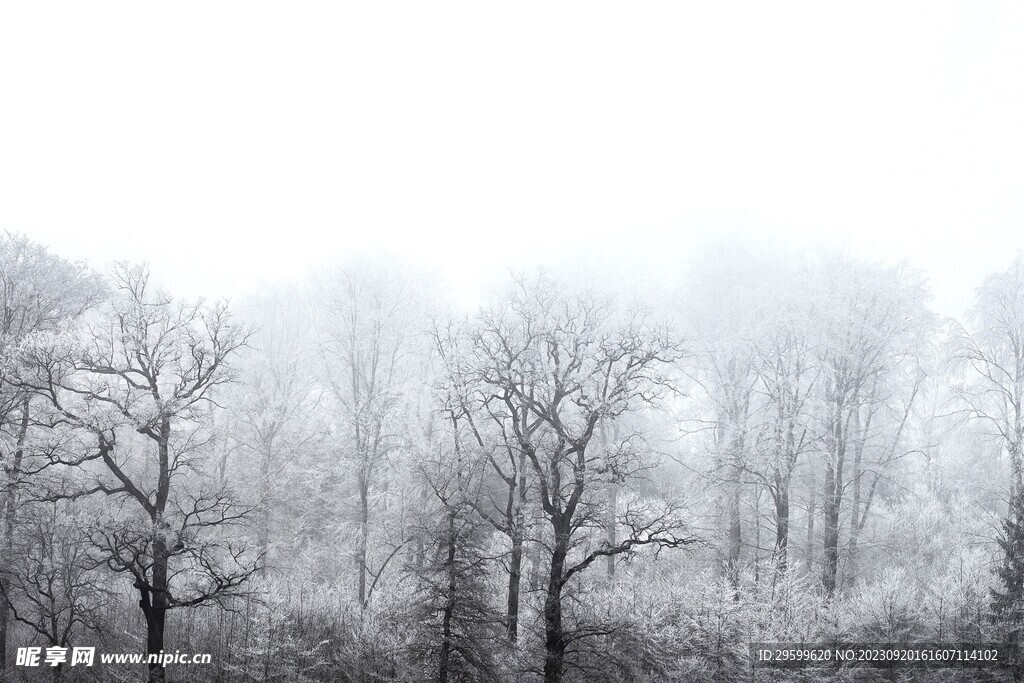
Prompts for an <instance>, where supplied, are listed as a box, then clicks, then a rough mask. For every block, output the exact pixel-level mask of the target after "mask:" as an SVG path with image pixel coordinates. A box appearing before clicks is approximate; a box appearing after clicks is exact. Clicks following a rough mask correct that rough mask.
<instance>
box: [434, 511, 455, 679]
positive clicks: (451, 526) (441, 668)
mask: <svg viewBox="0 0 1024 683" xmlns="http://www.w3.org/2000/svg"><path fill="white" fill-rule="evenodd" d="M446 569H447V570H448V586H447V590H446V593H447V595H446V600H445V603H444V613H443V615H442V617H441V652H440V655H439V656H438V669H437V680H438V682H439V683H448V669H449V660H450V658H451V651H452V617H453V615H454V614H455V594H456V591H457V589H458V585H457V583H456V581H455V512H454V511H450V512H449V513H448V557H447V563H446Z"/></svg>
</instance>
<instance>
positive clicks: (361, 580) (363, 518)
mask: <svg viewBox="0 0 1024 683" xmlns="http://www.w3.org/2000/svg"><path fill="white" fill-rule="evenodd" d="M369 488H370V487H369V481H368V478H367V477H366V476H360V477H359V538H358V539H357V540H356V558H355V565H356V581H357V583H358V591H359V607H360V609H362V608H364V607H366V550H367V546H368V544H369V541H370V490H369Z"/></svg>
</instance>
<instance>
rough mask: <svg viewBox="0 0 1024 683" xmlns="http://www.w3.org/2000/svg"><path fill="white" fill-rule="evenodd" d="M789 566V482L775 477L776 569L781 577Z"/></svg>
mask: <svg viewBox="0 0 1024 683" xmlns="http://www.w3.org/2000/svg"><path fill="white" fill-rule="evenodd" d="M788 566H789V482H788V481H786V480H785V479H783V477H782V475H779V474H777V475H775V567H776V572H777V573H778V574H779V575H780V576H781V575H784V574H785V573H786V570H787V569H788Z"/></svg>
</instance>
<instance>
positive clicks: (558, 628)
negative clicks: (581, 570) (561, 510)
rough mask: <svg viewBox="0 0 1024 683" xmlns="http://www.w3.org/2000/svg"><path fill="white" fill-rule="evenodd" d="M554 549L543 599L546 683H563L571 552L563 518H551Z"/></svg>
mask: <svg viewBox="0 0 1024 683" xmlns="http://www.w3.org/2000/svg"><path fill="white" fill-rule="evenodd" d="M551 526H552V529H553V531H554V536H555V541H554V548H552V551H551V568H550V571H549V573H548V590H547V595H546V596H545V598H544V651H545V655H544V683H562V671H563V669H564V667H565V645H566V643H565V634H564V633H563V632H562V577H563V574H564V573H565V558H566V555H567V554H568V552H569V531H568V526H569V525H568V523H567V522H566V521H565V520H563V519H562V517H561V516H555V517H552V519H551Z"/></svg>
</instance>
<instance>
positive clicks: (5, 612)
mask: <svg viewBox="0 0 1024 683" xmlns="http://www.w3.org/2000/svg"><path fill="white" fill-rule="evenodd" d="M28 409H29V398H28V397H25V399H24V400H23V401H22V403H21V423H20V424H19V425H18V442H17V445H16V446H15V450H14V460H13V461H12V462H11V469H10V470H9V471H8V473H7V489H6V491H5V492H4V546H3V553H4V554H3V562H4V566H5V567H7V566H9V564H10V562H11V559H12V558H13V557H14V528H15V524H16V522H17V519H16V516H17V511H18V491H17V486H18V480H19V479H20V476H21V461H22V458H23V457H24V455H25V438H26V436H27V435H28V414H29V413H28ZM10 585H11V580H10V578H8V576H7V572H2V573H0V588H2V595H4V596H7V595H9V594H10V592H9V591H10ZM9 620H10V605H9V604H8V603H7V599H6V597H5V598H4V599H0V680H7V679H6V672H7V624H8V621H9Z"/></svg>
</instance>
